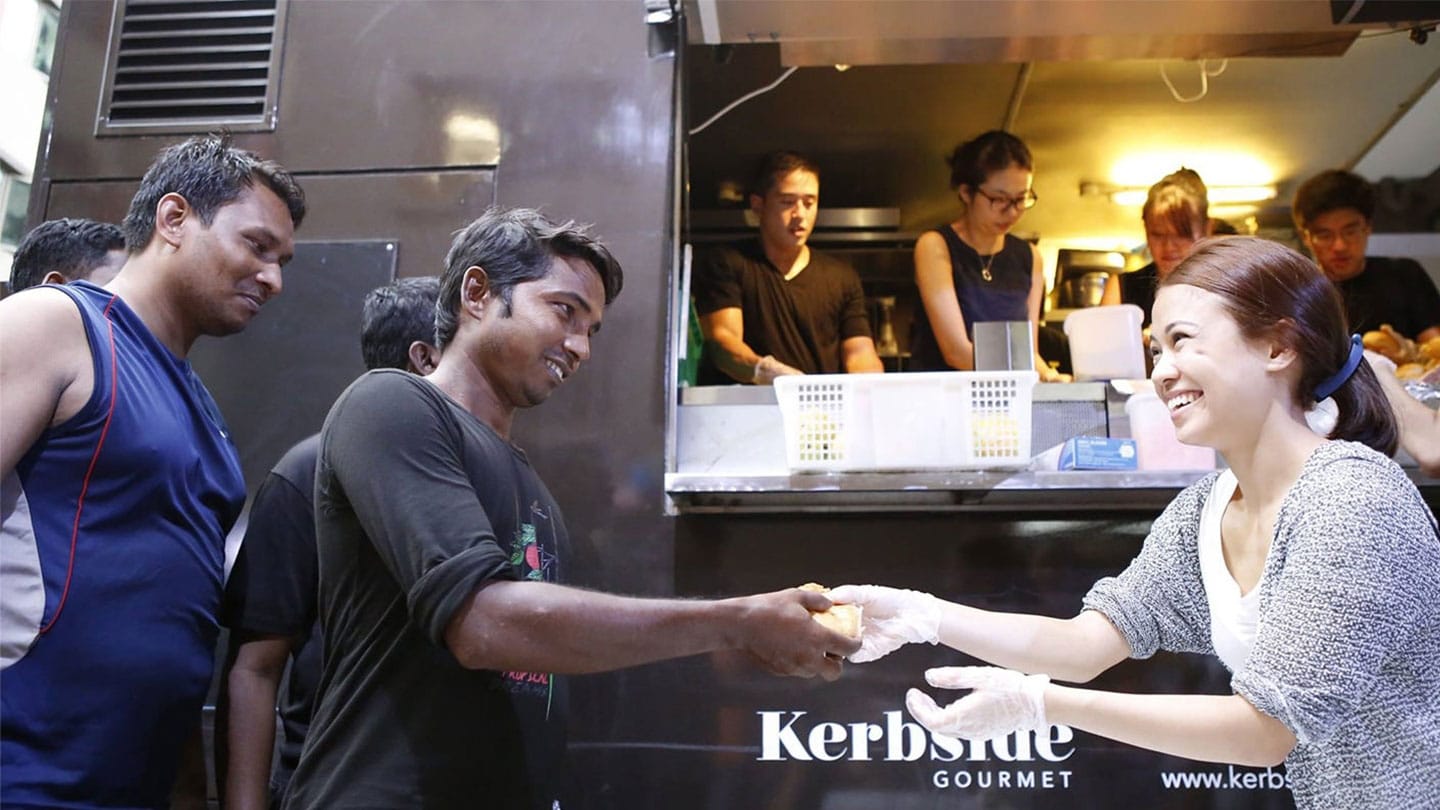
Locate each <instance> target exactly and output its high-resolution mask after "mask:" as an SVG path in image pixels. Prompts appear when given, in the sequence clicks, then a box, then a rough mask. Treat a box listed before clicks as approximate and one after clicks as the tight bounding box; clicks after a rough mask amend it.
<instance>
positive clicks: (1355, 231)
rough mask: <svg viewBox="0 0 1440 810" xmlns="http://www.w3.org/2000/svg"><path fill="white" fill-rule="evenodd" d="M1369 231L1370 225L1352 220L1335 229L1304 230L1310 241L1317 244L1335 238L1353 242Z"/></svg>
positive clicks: (1328, 242)
mask: <svg viewBox="0 0 1440 810" xmlns="http://www.w3.org/2000/svg"><path fill="white" fill-rule="evenodd" d="M1369 232H1370V226H1369V225H1366V224H1365V223H1363V222H1354V223H1351V224H1349V225H1346V226H1345V227H1343V228H1341V229H1340V230H1339V231H1338V232H1336V231H1328V230H1327V231H1310V230H1307V231H1305V235H1306V236H1307V237H1309V239H1310V241H1311V242H1314V243H1315V244H1317V245H1329V244H1331V243H1333V242H1334V241H1335V240H1336V239H1341V240H1344V242H1345V244H1347V245H1350V244H1354V243H1355V240H1357V239H1359V238H1360V237H1362V236H1364V235H1365V234H1367V233H1369Z"/></svg>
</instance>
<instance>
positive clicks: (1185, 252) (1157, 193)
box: [1100, 167, 1210, 329]
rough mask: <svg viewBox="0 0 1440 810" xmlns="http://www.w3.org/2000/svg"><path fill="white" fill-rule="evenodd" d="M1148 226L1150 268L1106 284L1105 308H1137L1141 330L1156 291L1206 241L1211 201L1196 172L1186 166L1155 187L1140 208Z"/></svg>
mask: <svg viewBox="0 0 1440 810" xmlns="http://www.w3.org/2000/svg"><path fill="white" fill-rule="evenodd" d="M1140 221H1141V222H1143V223H1144V224H1145V244H1146V245H1147V246H1149V248H1150V258H1151V259H1153V261H1151V262H1150V263H1149V264H1147V265H1145V266H1144V267H1142V268H1140V269H1139V270H1136V271H1135V272H1133V273H1125V274H1124V275H1122V276H1120V277H1119V278H1118V279H1116V280H1118V281H1119V282H1120V283H1119V284H1107V285H1105V297H1104V298H1102V299H1101V300H1100V303H1101V304H1102V305H1107V306H1108V305H1111V304H1134V305H1135V306H1137V307H1140V309H1141V310H1142V311H1144V313H1145V318H1144V320H1143V321H1141V323H1140V327H1141V328H1142V329H1148V328H1150V310H1151V308H1152V307H1154V305H1155V288H1156V286H1158V285H1159V283H1160V280H1161V279H1163V278H1165V277H1166V276H1168V275H1170V272H1171V271H1173V270H1174V269H1175V268H1176V267H1179V266H1180V262H1181V261H1182V260H1184V258H1185V257H1186V256H1189V255H1190V251H1191V250H1192V249H1193V248H1194V247H1195V243H1196V242H1197V241H1199V240H1200V239H1202V238H1204V237H1205V236H1206V234H1207V232H1208V231H1209V228H1210V201H1209V195H1208V192H1207V191H1206V189H1205V183H1204V181H1202V180H1201V179H1200V175H1199V174H1198V173H1196V172H1195V170H1194V169H1186V168H1183V167H1182V168H1181V169H1180V170H1178V171H1174V172H1171V173H1170V174H1167V175H1165V177H1163V178H1161V180H1160V182H1158V183H1156V184H1155V185H1153V186H1151V187H1150V193H1149V194H1148V195H1146V197H1145V207H1143V208H1141V209H1140Z"/></svg>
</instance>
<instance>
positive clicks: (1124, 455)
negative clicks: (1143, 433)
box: [1060, 436, 1137, 470]
mask: <svg viewBox="0 0 1440 810" xmlns="http://www.w3.org/2000/svg"><path fill="white" fill-rule="evenodd" d="M1136 459H1137V457H1136V453H1135V440H1134V439H1108V438H1105V437H1104V436H1075V437H1073V438H1070V439H1066V440H1065V444H1064V445H1062V446H1061V448H1060V469H1062V470H1133V469H1135V468H1136Z"/></svg>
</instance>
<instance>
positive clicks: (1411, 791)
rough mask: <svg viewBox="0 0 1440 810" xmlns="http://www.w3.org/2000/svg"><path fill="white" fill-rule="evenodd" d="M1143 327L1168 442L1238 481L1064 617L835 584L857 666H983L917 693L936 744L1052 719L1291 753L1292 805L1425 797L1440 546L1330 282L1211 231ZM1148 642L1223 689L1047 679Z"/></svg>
mask: <svg viewBox="0 0 1440 810" xmlns="http://www.w3.org/2000/svg"><path fill="white" fill-rule="evenodd" d="M1154 316H1155V317H1154V324H1153V327H1152V330H1151V351H1152V353H1153V354H1154V357H1155V371H1154V374H1153V375H1152V379H1153V380H1154V382H1155V389H1156V392H1157V393H1158V394H1159V395H1160V397H1161V398H1162V399H1163V400H1164V401H1165V403H1166V405H1167V406H1168V407H1169V410H1170V418H1171V420H1172V421H1173V422H1174V424H1175V431H1176V436H1177V437H1178V438H1179V439H1180V440H1181V441H1183V442H1186V443H1187V444H1198V445H1205V446H1208V447H1213V448H1215V449H1216V450H1218V451H1219V452H1220V455H1221V456H1222V457H1224V459H1225V461H1226V462H1227V464H1228V469H1226V470H1223V471H1221V472H1218V473H1213V474H1211V475H1208V476H1206V477H1205V478H1204V479H1202V480H1200V481H1198V482H1196V483H1195V484H1193V485H1192V486H1190V487H1188V488H1187V489H1185V491H1183V492H1181V493H1180V495H1179V496H1177V497H1176V498H1175V500H1174V501H1172V502H1171V503H1170V505H1169V506H1168V507H1166V509H1165V511H1164V513H1163V514H1161V516H1160V517H1159V519H1157V520H1156V521H1155V523H1154V525H1153V526H1152V527H1151V530H1150V536H1149V537H1147V538H1146V540H1145V545H1144V547H1143V548H1142V549H1141V551H1140V554H1139V556H1137V557H1136V558H1135V559H1134V560H1133V561H1132V562H1131V563H1130V566H1129V567H1128V568H1126V569H1125V570H1124V571H1123V572H1121V573H1120V574H1119V575H1118V576H1115V577H1109V578H1106V579H1102V580H1101V581H1099V582H1097V583H1096V584H1095V586H1094V587H1093V588H1092V589H1091V590H1090V593H1089V594H1087V595H1086V597H1085V599H1084V605H1083V609H1082V610H1081V612H1080V613H1079V615H1077V616H1075V617H1073V618H1070V619H1063V620H1062V619H1055V618H1049V617H1041V616H1028V615H1024V614H1016V613H996V612H992V611H984V610H978V609H975V608H971V607H967V606H965V605H960V604H956V603H953V602H948V601H945V600H943V599H940V598H937V597H935V596H932V595H930V594H926V593H920V592H917V591H908V590H900V589H897V588H887V587H881V586H876V585H847V586H842V587H839V588H835V589H834V590H832V591H831V592H830V594H829V596H830V597H831V599H832V600H834V601H835V602H836V603H851V604H859V605H861V606H863V608H864V612H863V617H864V618H863V627H862V633H863V638H862V647H861V649H860V652H858V653H856V654H855V655H853V656H852V657H851V660H852V661H871V660H875V659H877V658H880V657H882V656H884V655H886V654H888V653H890V652H891V651H893V650H895V649H897V648H899V647H900V646H902V645H904V644H907V643H913V642H919V641H926V642H930V643H932V644H933V643H941V644H945V645H946V646H948V647H952V648H954V649H956V650H959V651H960V652H963V653H966V654H967V655H971V656H974V657H976V658H980V659H982V660H984V661H987V662H990V663H992V664H995V665H996V666H993V667H941V668H938V669H932V670H929V671H928V672H926V680H927V681H928V682H929V684H930V685H931V686H932V687H938V688H942V689H965V690H970V691H969V693H968V694H966V695H965V696H964V697H962V698H961V699H960V700H958V701H955V702H953V703H951V704H949V705H948V706H944V707H941V706H939V705H937V704H936V703H935V701H934V700H933V699H932V698H931V697H930V696H929V695H927V694H925V693H924V692H921V691H920V690H918V689H912V690H910V693H909V695H907V697H906V706H907V707H908V708H909V709H910V712H911V714H912V715H914V716H915V718H916V719H917V720H919V721H920V722H921V723H923V724H924V725H925V726H926V727H928V728H929V729H931V730H932V731H933V732H936V733H938V734H947V735H951V736H956V737H964V738H967V739H986V738H990V737H994V736H998V735H1001V734H1008V733H1011V732H1014V731H1016V730H1040V729H1044V728H1046V727H1047V726H1048V725H1049V724H1050V723H1061V724H1064V725H1067V726H1070V727H1072V728H1078V729H1083V730H1085V731H1088V732H1090V733H1092V734H1098V735H1100V736H1104V737H1109V738H1111V739H1114V740H1119V741H1121V742H1126V743H1130V744H1132V745H1137V746H1141V747H1144V748H1149V749H1152V750H1155V751H1160V752H1163V753H1167V754H1171V755H1175V756H1182V757H1190V758H1193V759H1198V760H1204V761H1207V762H1228V763H1234V764H1239V765H1251V766H1257V767H1260V766H1264V767H1269V766H1274V765H1278V764H1280V763H1281V762H1283V763H1285V765H1286V768H1287V773H1288V776H1289V781H1290V783H1291V785H1292V789H1293V791H1294V794H1295V801H1296V805H1297V806H1298V807H1299V808H1301V810H1309V809H1311V808H1315V809H1317V810H1318V808H1336V807H1345V808H1387V810H1388V809H1389V808H1415V810H1419V808H1431V807H1434V800H1435V797H1436V796H1440V769H1437V768H1436V766H1435V757H1434V752H1435V751H1437V750H1440V706H1437V704H1436V701H1435V696H1436V695H1440V601H1437V600H1436V599H1435V598H1434V594H1435V593H1436V592H1437V591H1440V535H1437V532H1436V524H1435V517H1434V516H1433V515H1432V514H1431V513H1430V510H1429V509H1428V508H1426V506H1425V503H1424V501H1423V500H1421V498H1420V493H1419V492H1418V491H1417V490H1416V489H1415V485H1414V484H1413V483H1411V481H1410V479H1409V478H1408V477H1407V476H1406V474H1405V472H1404V471H1403V470H1401V469H1400V467H1399V466H1398V465H1396V464H1395V462H1394V461H1392V460H1391V459H1390V458H1389V457H1388V454H1389V453H1391V452H1393V451H1394V449H1395V441H1396V428H1395V419H1394V416H1393V414H1392V413H1391V411H1390V408H1389V405H1388V403H1387V402H1386V400H1385V395H1384V392H1383V390H1382V389H1381V387H1380V384H1379V381H1378V380H1377V378H1376V376H1375V374H1374V372H1373V371H1372V370H1371V368H1370V366H1369V365H1368V364H1366V363H1364V362H1362V348H1361V346H1360V343H1359V342H1358V341H1357V340H1355V339H1353V338H1352V336H1351V335H1350V333H1349V331H1348V330H1347V329H1346V323H1345V316H1344V314H1343V312H1342V310H1341V306H1340V301H1339V299H1338V298H1337V296H1336V294H1335V291H1334V289H1333V288H1332V286H1331V285H1330V283H1329V282H1328V281H1327V280H1326V279H1325V277H1324V276H1323V275H1321V274H1320V271H1319V270H1318V269H1317V268H1316V267H1315V265H1313V264H1311V263H1310V262H1309V260H1307V259H1305V258H1304V257H1303V256H1301V255H1300V254H1298V253H1296V252H1295V251H1293V250H1291V249H1289V248H1287V247H1284V246H1282V245H1278V244H1275V243H1272V242H1267V241H1264V240H1261V239H1256V238H1253V237H1226V238H1221V239H1211V240H1206V241H1202V242H1200V243H1199V244H1198V245H1197V246H1196V248H1195V251H1194V252H1193V253H1192V254H1191V255H1190V256H1189V258H1187V259H1185V260H1184V261H1183V262H1182V263H1181V264H1180V265H1179V267H1177V268H1176V269H1175V270H1174V272H1172V273H1171V274H1169V275H1168V276H1167V277H1166V278H1165V279H1163V280H1162V281H1161V283H1160V287H1159V290H1158V292H1157V294H1156V299H1155V310H1154ZM1160 650H1166V651H1171V652H1191V653H1205V654H1211V655H1215V656H1217V657H1218V658H1219V659H1220V661H1221V663H1223V664H1224V665H1225V666H1226V667H1227V668H1228V669H1229V670H1230V672H1231V673H1232V678H1231V681H1230V686H1231V690H1232V693H1231V694H1229V695H1135V694H1124V693H1114V692H1100V691H1096V690H1092V689H1083V688H1078V687H1073V686H1062V685H1060V684H1059V683H1056V681H1070V682H1074V683H1084V682H1086V681H1089V680H1090V679H1092V678H1094V677H1095V676H1097V675H1099V674H1100V673H1102V672H1104V671H1105V670H1108V669H1109V668H1111V667H1113V666H1115V665H1116V664H1118V663H1120V662H1121V661H1122V660H1124V659H1126V658H1148V657H1149V656H1151V655H1153V654H1154V653H1156V652H1158V651H1160ZM1052 679H1053V680H1052Z"/></svg>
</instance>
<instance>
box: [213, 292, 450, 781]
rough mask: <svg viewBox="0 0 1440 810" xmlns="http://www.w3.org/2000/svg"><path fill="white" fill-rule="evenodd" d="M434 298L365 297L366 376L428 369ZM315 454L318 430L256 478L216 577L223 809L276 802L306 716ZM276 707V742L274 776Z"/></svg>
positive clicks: (316, 651) (316, 668)
mask: <svg viewBox="0 0 1440 810" xmlns="http://www.w3.org/2000/svg"><path fill="white" fill-rule="evenodd" d="M439 293H440V279H439V278H437V277H435V276H422V277H419V278H403V279H400V280H399V281H396V282H395V283H393V284H390V285H387V286H385V287H380V288H377V289H374V290H371V291H370V294H369V295H367V296H365V308H364V310H363V315H362V320H361V330H360V353H361V355H362V356H363V357H364V359H365V368H366V369H370V370H373V369H377V368H398V369H404V370H406V371H409V372H411V373H414V374H429V373H430V372H431V371H433V370H434V369H435V362H436V360H438V359H439V352H438V351H436V350H435V347H434V346H432V345H431V343H432V342H433V341H434V340H435V299H436V298H437V297H438V296H439ZM319 448H320V435H319V434H316V435H314V436H311V437H309V438H308V439H304V440H302V441H301V442H300V443H298V444H296V445H295V446H294V447H292V448H290V450H289V451H287V452H286V453H285V455H284V456H282V457H281V458H280V461H278V462H276V464H275V466H274V468H272V469H271V470H270V473H269V475H267V476H265V481H264V482H263V483H261V484H260V489H259V491H257V492H256V493H255V502H254V503H253V504H252V505H251V507H250V523H249V525H248V526H247V527H246V529H245V540H244V542H243V543H241V544H240V552H239V554H238V555H237V556H236V558H235V566H234V568H233V569H232V570H231V572H230V578H229V579H228V580H227V581H226V582H225V600H224V603H223V611H222V622H223V623H224V624H225V626H226V627H228V628H229V629H230V642H229V646H228V650H227V654H226V660H225V672H224V675H223V676H222V677H221V681H220V685H221V691H220V700H219V706H218V707H217V708H218V711H217V713H216V735H215V738H216V743H217V745H216V755H215V762H216V769H215V771H216V776H217V778H218V781H219V784H220V788H221V795H222V796H223V797H224V800H225V801H224V805H225V807H226V808H227V810H264V808H267V807H278V806H279V805H280V802H281V801H282V800H283V799H284V795H285V788H286V785H288V784H289V781H290V774H291V773H293V772H294V770H295V765H296V763H298V762H299V761H300V749H301V747H302V746H303V745H304V743H305V731H306V729H307V728H309V726H310V715H311V714H312V713H313V712H314V710H315V688H316V682H317V681H319V679H320V646H321V642H320V634H319V625H318V623H317V621H316V609H315V600H316V585H317V582H316V580H317V574H316V570H317V568H318V566H319V563H318V562H317V560H316V552H315V507H314V503H315V500H314V499H315V461H316V456H317V455H318V453H319ZM287 664H289V668H288V669H287V668H286V665H287ZM282 675H283V676H284V679H285V683H284V689H283V691H282V690H281V688H280V681H281V677H282ZM277 697H278V701H277ZM277 703H278V709H279V720H280V725H281V736H280V745H279V756H278V757H276V758H275V759H276V762H275V765H274V772H273V773H272V771H271V759H272V754H273V753H274V751H275V747H276V746H275V721H276V709H277Z"/></svg>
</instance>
